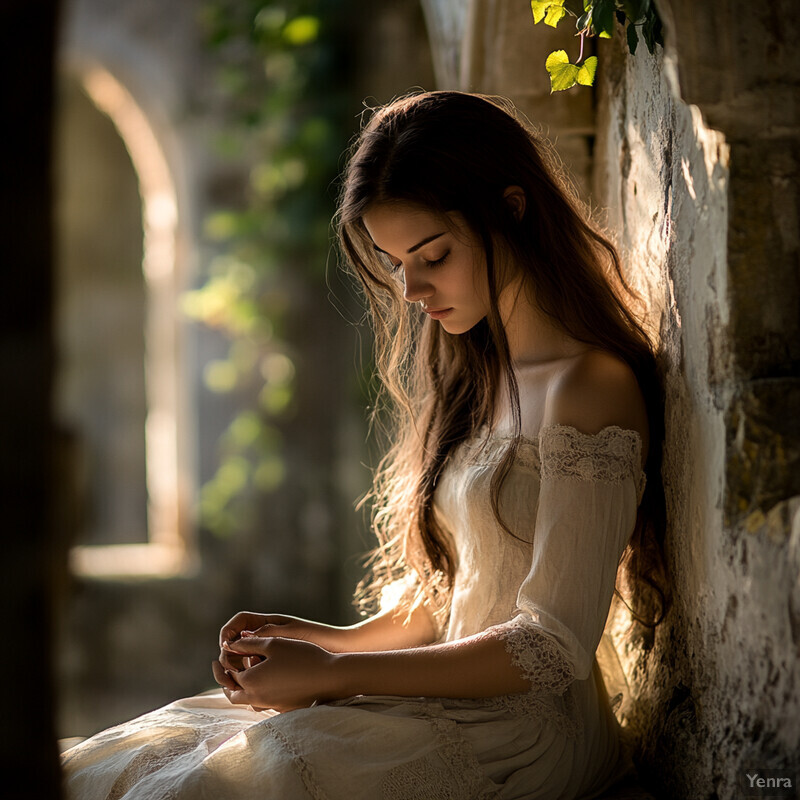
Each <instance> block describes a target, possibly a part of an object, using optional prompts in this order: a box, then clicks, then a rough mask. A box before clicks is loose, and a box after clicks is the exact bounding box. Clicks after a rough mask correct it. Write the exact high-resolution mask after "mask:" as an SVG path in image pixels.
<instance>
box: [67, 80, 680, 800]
mask: <svg viewBox="0 0 800 800" xmlns="http://www.w3.org/2000/svg"><path fill="white" fill-rule="evenodd" d="M546 153H547V151H546V149H545V147H544V145H543V144H542V143H541V142H539V141H538V140H537V138H536V137H535V136H534V135H532V134H531V133H530V132H529V131H528V130H527V129H526V128H525V126H524V125H523V124H521V123H520V122H519V121H518V120H517V118H516V117H515V115H514V113H513V111H512V110H511V109H510V108H509V107H507V106H505V105H503V104H502V103H501V102H500V101H497V100H494V99H490V98H484V97H481V96H476V95H468V94H462V93H456V92H432V93H425V94H418V95H414V96H410V97H407V98H404V99H402V100H399V101H396V102H394V103H392V104H390V105H388V106H386V107H385V108H382V109H379V110H378V111H376V112H375V113H374V114H373V115H372V117H371V119H370V120H369V121H368V123H367V124H366V125H365V127H364V129H363V131H362V133H361V135H360V137H359V139H358V141H357V143H356V146H355V148H354V151H353V153H352V156H351V158H350V162H349V166H348V168H347V171H346V175H345V180H344V189H343V193H342V200H341V205H340V210H339V216H338V224H339V232H340V241H341V245H342V249H343V252H344V255H345V257H346V260H347V262H348V263H349V264H350V265H351V266H352V267H353V269H354V270H355V273H356V275H357V276H358V279H359V280H360V283H361V285H362V286H363V289H364V292H365V294H366V297H367V299H368V301H369V306H370V309H371V312H372V318H373V321H374V327H375V336H376V346H377V364H378V369H379V371H380V375H381V377H382V379H383V384H384V387H385V389H386V391H387V392H388V394H389V397H390V399H391V401H392V403H391V408H392V410H393V413H394V418H395V424H394V427H393V429H392V431H391V434H392V441H393V446H392V447H391V449H390V450H389V452H388V454H387V455H386V457H385V459H384V460H383V462H382V463H381V465H380V468H379V470H378V473H377V478H376V483H375V490H374V493H373V496H372V502H373V504H374V505H373V507H374V528H375V531H376V534H377V536H378V540H379V547H378V549H377V551H376V553H375V555H374V558H373V560H372V572H371V578H370V579H368V580H366V581H365V582H364V584H362V586H361V590H360V599H361V601H362V603H363V604H364V605H366V606H368V605H369V604H370V603H372V604H373V605H374V604H378V606H379V609H380V610H378V611H377V613H375V614H374V615H373V616H371V617H369V618H368V619H366V620H365V621H364V622H361V623H359V624H357V625H354V626H351V627H346V628H337V627H332V626H328V625H322V624H319V623H314V622H309V621H305V620H300V619H296V618H292V617H285V616H276V615H268V614H267V615H264V614H255V613H249V612H243V613H241V614H237V615H236V616H235V617H234V618H233V619H231V620H230V621H229V622H228V623H227V624H226V625H225V626H224V627H223V628H222V631H221V633H220V656H219V660H218V661H216V662H215V663H214V665H213V669H214V676H215V678H216V680H217V682H218V683H219V684H220V686H221V689H222V690H221V692H217V693H213V694H207V695H201V696H198V697H195V698H190V699H187V700H182V701H178V702H176V703H173V704H172V705H170V706H167V707H166V708H164V709H160V710H158V711H155V712H153V713H151V714H147V715H145V716H144V717H141V718H139V719H138V720H134V721H133V722H131V723H127V724H125V725H121V726H119V727H117V728H113V729H111V730H109V731H105V732H103V733H101V734H98V735H97V736H95V737H93V738H92V739H90V740H88V741H86V742H84V743H82V744H81V745H78V746H77V747H75V748H73V749H72V750H70V751H68V753H67V754H66V757H65V770H66V773H67V776H68V778H69V783H68V786H69V791H70V793H71V794H70V796H71V797H73V798H110V797H114V798H122V797H124V798H148V800H152V799H153V798H166V797H169V798H230V799H233V800H236V799H238V798H241V800H255V799H256V798H275V799H276V800H277V799H280V800H284V798H298V799H299V798H313V799H314V800H324V799H326V798H330V800H336V799H337V798H348V800H356V799H361V798H363V800H376V799H378V798H383V799H384V800H395V799H396V798H409V800H410V799H411V798H426V799H428V798H430V799H431V800H434V799H435V798H454V799H455V798H459V799H460V798H464V799H465V800H466V799H467V798H489V797H496V798H509V799H510V798H547V800H556V799H557V798H558V799H560V800H566V799H567V798H589V797H594V796H596V795H597V794H598V793H600V792H602V791H603V790H604V789H605V788H607V787H608V786H610V785H611V784H612V783H613V782H614V781H615V780H616V779H617V778H618V777H620V776H621V775H622V774H624V773H625V772H626V771H627V770H628V769H630V766H631V765H630V760H629V755H628V754H627V752H626V748H625V747H623V746H622V745H621V741H620V730H619V726H618V725H617V722H616V720H615V718H614V716H613V714H612V712H611V710H610V707H609V702H608V697H607V694H606V691H605V687H604V684H603V679H602V676H601V673H600V670H599V667H598V665H597V661H596V659H595V650H596V648H597V646H598V643H599V641H600V638H601V635H602V633H603V629H604V625H605V622H606V618H607V615H608V612H609V608H610V605H611V602H612V599H613V596H614V593H615V586H616V584H617V583H618V582H619V585H620V587H621V589H623V590H624V593H625V596H626V600H627V602H628V603H629V604H631V606H632V610H633V611H634V612H635V615H636V617H637V618H638V619H639V620H640V621H642V622H644V623H647V624H652V623H653V622H654V621H655V618H656V617H658V616H659V615H660V614H663V611H664V608H665V597H666V595H665V593H664V582H663V570H662V566H661V558H660V553H661V549H660V535H661V530H662V528H661V525H660V522H661V512H660V503H659V452H660V443H661V438H662V434H661V429H660V425H661V418H662V414H661V407H660V394H659V391H658V386H659V384H658V380H657V377H656V368H655V359H654V355H653V349H652V346H651V343H650V341H649V339H648V337H647V335H646V333H645V331H644V330H643V328H642V325H641V324H640V322H639V321H638V320H637V318H636V317H635V315H634V314H633V312H632V311H631V310H630V309H629V307H628V305H627V304H626V300H629V299H631V298H632V295H631V294H630V292H629V291H628V290H627V285H626V284H625V281H624V280H623V278H622V275H621V272H620V266H619V260H618V258H617V255H616V252H615V250H614V248H613V247H612V246H611V245H610V244H609V243H608V242H607V241H606V240H605V239H604V238H603V237H602V236H601V235H600V234H599V233H597V232H596V231H595V229H594V228H593V227H592V226H591V225H590V224H589V223H588V222H587V220H586V219H585V217H584V216H583V215H582V214H581V213H580V212H579V210H578V208H579V207H578V205H577V203H576V202H575V201H574V200H573V199H572V198H571V195H570V193H569V192H568V191H567V190H566V189H565V187H564V185H562V183H561V182H560V181H559V178H558V177H557V175H558V173H557V171H556V170H554V168H553V167H552V166H550V164H549V162H548V161H547V158H546ZM645 475H647V479H646V478H645ZM618 578H619V581H618V580H617V579H618ZM392 597H393V598H394V600H393V601H390V598H392Z"/></svg>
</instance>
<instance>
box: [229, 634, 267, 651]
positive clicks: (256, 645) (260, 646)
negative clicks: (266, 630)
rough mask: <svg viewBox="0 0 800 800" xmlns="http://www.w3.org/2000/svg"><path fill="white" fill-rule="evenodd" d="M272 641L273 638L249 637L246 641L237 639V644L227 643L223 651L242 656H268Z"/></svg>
mask: <svg viewBox="0 0 800 800" xmlns="http://www.w3.org/2000/svg"><path fill="white" fill-rule="evenodd" d="M272 641H273V639H272V638H264V637H262V636H248V637H246V638H244V639H237V640H236V641H235V642H225V644H223V646H222V649H223V650H224V651H225V652H228V653H238V654H240V655H256V656H266V655H267V652H268V651H269V649H270V647H271V645H272Z"/></svg>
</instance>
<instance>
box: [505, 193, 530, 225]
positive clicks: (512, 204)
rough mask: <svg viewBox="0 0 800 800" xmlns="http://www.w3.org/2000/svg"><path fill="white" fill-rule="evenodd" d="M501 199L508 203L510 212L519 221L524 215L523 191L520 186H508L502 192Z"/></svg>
mask: <svg viewBox="0 0 800 800" xmlns="http://www.w3.org/2000/svg"><path fill="white" fill-rule="evenodd" d="M503 199H504V200H505V201H506V203H508V207H509V208H510V209H511V213H512V214H513V215H514V218H515V219H516V220H517V222H519V221H520V220H521V219H522V217H523V216H524V215H525V192H524V190H523V189H522V187H521V186H508V187H507V188H506V190H505V191H504V192H503Z"/></svg>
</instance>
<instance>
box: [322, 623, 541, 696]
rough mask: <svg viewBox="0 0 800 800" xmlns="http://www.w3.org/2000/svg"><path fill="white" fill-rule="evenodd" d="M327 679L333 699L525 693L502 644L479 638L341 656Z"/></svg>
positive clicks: (522, 682)
mask: <svg viewBox="0 0 800 800" xmlns="http://www.w3.org/2000/svg"><path fill="white" fill-rule="evenodd" d="M332 678H333V684H334V686H333V693H334V694H335V696H336V697H337V698H342V697H351V696H354V695H359V694H366V695H373V694H392V695H401V696H407V697H420V696H422V697H464V698H466V697H494V696H497V695H503V694H514V693H517V692H525V691H527V690H528V689H529V688H530V684H529V683H528V681H527V680H525V678H523V677H522V674H521V671H520V669H519V668H518V667H516V666H514V664H513V663H512V660H511V656H510V655H509V653H508V652H507V651H506V648H505V644H504V642H503V641H501V640H500V639H499V638H497V637H486V636H482V635H478V636H473V637H470V638H467V639H462V640H459V641H457V642H448V643H445V644H437V645H431V646H429V647H417V648H413V649H409V650H395V651H378V652H360V653H341V654H339V655H337V656H336V658H335V661H334V668H333V676H332Z"/></svg>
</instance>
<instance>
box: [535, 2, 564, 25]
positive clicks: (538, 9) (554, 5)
mask: <svg viewBox="0 0 800 800" xmlns="http://www.w3.org/2000/svg"><path fill="white" fill-rule="evenodd" d="M563 5H564V0H531V11H532V12H533V23H534V25H538V24H539V23H540V22H541V21H542V20H544V21H545V25H550V26H551V27H553V28H555V26H556V25H558V22H559V20H560V19H561V17H563V16H564V9H563V8H562V6H563ZM554 9H561V13H560V15H559V17H558V19H556V20H555V22H552V21H551V20H552V19H553V14H554V13H555V12H554ZM545 17H548V19H545Z"/></svg>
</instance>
